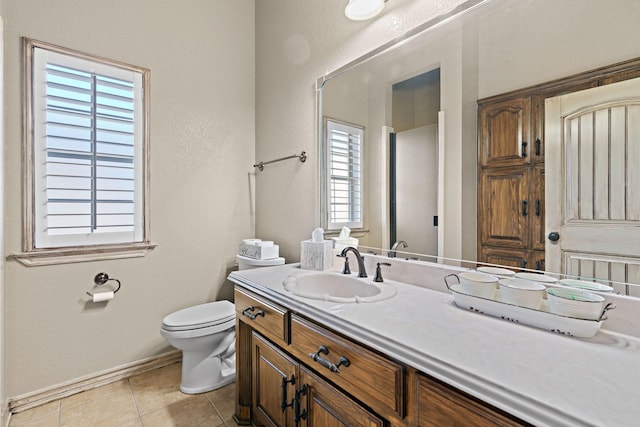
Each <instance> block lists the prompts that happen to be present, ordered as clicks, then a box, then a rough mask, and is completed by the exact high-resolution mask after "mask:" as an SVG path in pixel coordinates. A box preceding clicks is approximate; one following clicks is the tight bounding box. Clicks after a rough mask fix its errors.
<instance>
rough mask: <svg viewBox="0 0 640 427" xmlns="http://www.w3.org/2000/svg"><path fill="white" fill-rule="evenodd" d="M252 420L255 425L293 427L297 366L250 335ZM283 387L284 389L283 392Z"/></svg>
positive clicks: (254, 335)
mask: <svg viewBox="0 0 640 427" xmlns="http://www.w3.org/2000/svg"><path fill="white" fill-rule="evenodd" d="M252 349H253V355H252V362H253V375H254V377H253V405H252V406H253V416H254V421H255V423H256V424H257V425H265V426H273V427H275V426H279V427H286V426H294V425H295V423H294V419H293V408H292V407H285V408H284V409H283V403H284V404H285V405H286V404H289V403H290V402H291V401H292V400H293V398H294V394H295V389H296V385H295V382H296V380H295V379H294V380H293V381H291V379H292V378H296V379H297V377H298V364H297V363H296V362H295V361H294V360H293V359H291V358H290V357H289V356H287V355H286V354H285V353H283V352H282V351H280V350H279V349H278V348H277V347H276V346H275V345H273V344H271V343H270V342H269V341H267V340H266V339H265V338H263V337H262V336H261V335H260V334H258V333H256V332H253V335H252ZM283 383H284V388H283Z"/></svg>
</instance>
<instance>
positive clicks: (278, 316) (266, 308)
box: [234, 287, 289, 344]
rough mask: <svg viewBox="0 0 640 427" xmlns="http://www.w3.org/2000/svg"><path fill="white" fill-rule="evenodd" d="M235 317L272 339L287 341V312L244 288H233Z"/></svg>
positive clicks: (286, 342)
mask: <svg viewBox="0 0 640 427" xmlns="http://www.w3.org/2000/svg"><path fill="white" fill-rule="evenodd" d="M234 298H235V306H236V318H237V319H238V320H239V321H241V322H244V323H246V324H248V325H249V326H250V327H251V328H252V329H255V330H256V331H260V332H261V333H262V334H263V335H265V336H266V337H268V338H270V339H271V340H273V341H277V342H280V343H284V344H288V343H289V312H288V311H287V310H286V309H285V308H283V307H280V306H278V305H276V304H273V303H270V302H267V301H266V300H264V299H262V298H261V297H259V296H257V295H255V294H252V293H250V292H248V291H246V290H244V289H243V290H240V289H238V288H237V287H236V289H235V296H234Z"/></svg>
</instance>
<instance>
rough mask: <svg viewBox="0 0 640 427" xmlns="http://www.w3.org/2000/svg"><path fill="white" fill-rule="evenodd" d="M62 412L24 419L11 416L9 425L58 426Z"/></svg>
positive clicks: (15, 426)
mask: <svg viewBox="0 0 640 427" xmlns="http://www.w3.org/2000/svg"><path fill="white" fill-rule="evenodd" d="M59 418H60V414H58V413H55V414H49V415H45V416H43V417H39V418H35V419H22V418H16V416H15V415H14V416H12V417H11V421H10V422H9V427H58V420H59Z"/></svg>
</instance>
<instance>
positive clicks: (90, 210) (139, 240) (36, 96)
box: [18, 39, 152, 262]
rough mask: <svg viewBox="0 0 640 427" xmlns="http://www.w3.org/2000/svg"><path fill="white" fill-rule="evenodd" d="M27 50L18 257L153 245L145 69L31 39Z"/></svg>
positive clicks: (106, 250)
mask: <svg viewBox="0 0 640 427" xmlns="http://www.w3.org/2000/svg"><path fill="white" fill-rule="evenodd" d="M24 47H25V49H24V50H25V91H24V93H25V98H26V99H25V124H24V128H25V167H24V170H25V175H26V176H25V180H24V182H25V188H24V193H25V209H24V210H25V230H24V238H23V250H24V251H25V253H26V254H29V253H30V254H31V256H33V255H34V253H35V254H37V253H41V252H48V253H49V254H48V256H50V255H51V252H54V253H58V254H59V255H62V256H64V255H65V254H66V255H70V254H74V255H77V254H78V253H80V252H84V253H88V252H92V253H95V254H104V253H113V252H118V251H120V252H127V251H130V250H132V249H140V248H144V249H149V248H152V245H150V244H149V238H148V214H149V212H148V208H149V204H148V97H147V94H148V77H149V71H148V70H146V69H143V68H140V67H135V66H130V65H127V64H122V63H118V62H114V61H110V60H106V59H103V58H98V57H94V56H91V55H87V54H83V53H80V52H76V51H72V50H68V49H64V48H60V47H58V46H53V45H50V44H46V43H42V42H37V41H34V40H30V39H25V40H24ZM23 255H25V254H23ZM129 256H130V254H129ZM18 259H20V257H18ZM61 262H64V261H61Z"/></svg>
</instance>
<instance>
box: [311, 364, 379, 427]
mask: <svg viewBox="0 0 640 427" xmlns="http://www.w3.org/2000/svg"><path fill="white" fill-rule="evenodd" d="M300 384H301V386H300V387H301V388H300V396H301V414H302V416H301V421H302V424H301V426H307V427H344V426H353V427H360V426H361V427H373V426H380V427H382V426H383V425H384V420H382V419H381V418H379V417H378V416H376V415H375V414H373V413H371V412H369V411H368V410H366V409H365V408H364V407H362V406H360V405H359V404H358V403H357V402H356V401H354V400H352V399H351V398H349V397H348V396H347V395H345V394H343V393H341V392H340V391H338V390H337V389H335V388H334V387H332V386H331V385H329V383H327V382H325V381H324V380H322V379H321V378H320V377H318V376H316V375H314V374H313V373H312V372H311V371H309V370H307V369H306V368H304V367H301V368H300Z"/></svg>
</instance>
